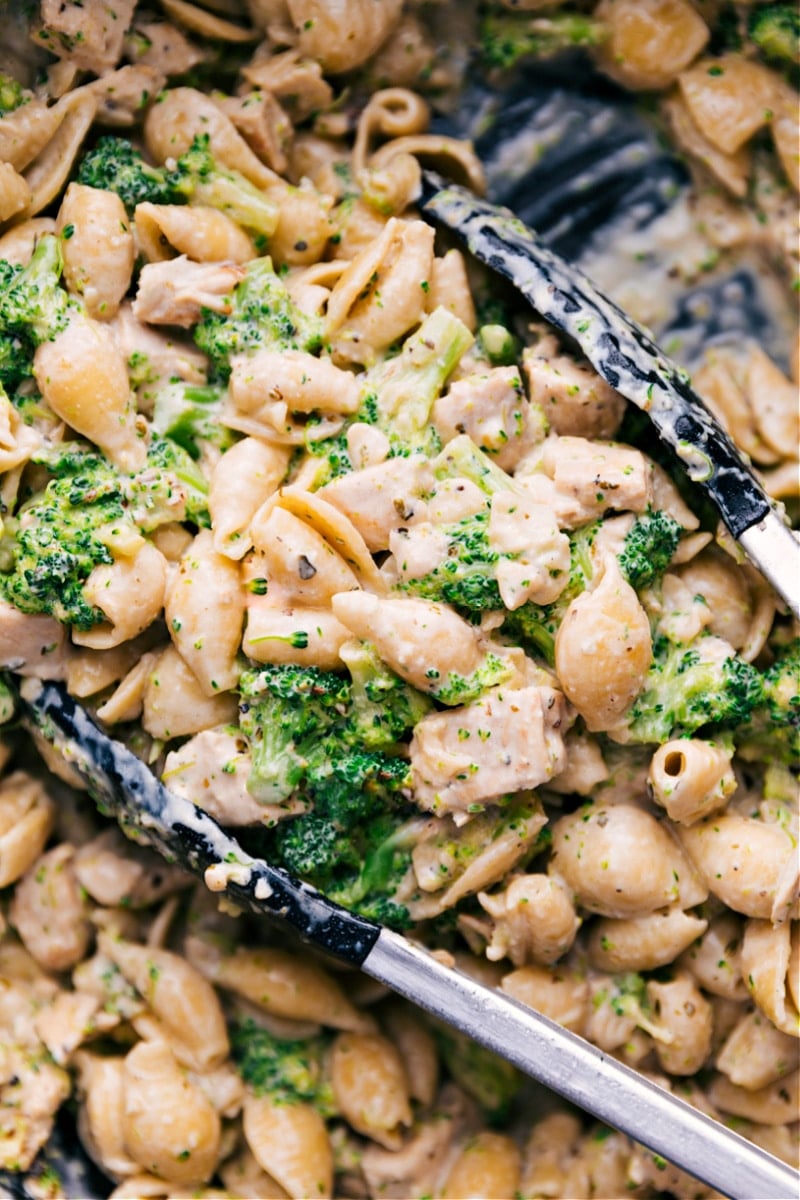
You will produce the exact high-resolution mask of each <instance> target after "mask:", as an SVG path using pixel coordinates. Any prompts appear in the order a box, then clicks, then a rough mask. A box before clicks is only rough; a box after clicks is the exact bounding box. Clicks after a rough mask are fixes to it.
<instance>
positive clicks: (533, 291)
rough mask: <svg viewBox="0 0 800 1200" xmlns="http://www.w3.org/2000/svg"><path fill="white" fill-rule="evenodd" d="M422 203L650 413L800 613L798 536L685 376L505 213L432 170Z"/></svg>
mask: <svg viewBox="0 0 800 1200" xmlns="http://www.w3.org/2000/svg"><path fill="white" fill-rule="evenodd" d="M421 208H422V211H423V213H424V214H425V215H427V216H429V217H431V218H432V219H433V220H434V221H435V222H437V223H438V224H441V225H444V226H446V227H447V228H448V229H450V230H452V231H453V232H454V233H456V234H457V235H458V236H459V237H460V238H461V239H462V240H463V241H464V242H465V243H466V245H467V247H468V249H469V251H470V253H471V254H472V255H473V256H474V257H475V258H477V259H478V260H479V261H481V262H483V263H486V265H487V266H488V267H490V268H491V269H492V270H493V271H496V272H497V273H498V274H500V275H503V276H505V278H507V279H509V280H510V281H511V282H512V283H513V285H514V286H515V287H516V289H517V291H519V292H520V294H521V295H523V296H524V297H525V298H526V300H528V301H529V302H530V304H532V305H533V307H534V308H535V309H536V311H537V312H538V313H540V314H541V315H542V316H543V317H544V318H545V320H547V321H549V322H550V324H552V325H555V326H556V327H557V328H558V329H561V330H563V331H564V332H565V333H566V334H568V335H569V336H570V337H571V338H572V339H573V340H574V341H575V342H577V344H578V345H579V346H580V348H581V350H582V351H583V353H584V354H585V355H586V357H587V358H588V359H589V361H590V362H591V364H592V365H593V366H594V368H595V369H596V370H597V371H598V372H599V374H600V375H602V377H603V378H604V379H605V380H606V381H607V382H608V383H610V384H611V386H612V387H613V388H615V389H616V390H617V391H618V392H619V393H620V395H622V396H624V397H625V398H626V399H627V400H630V401H631V402H632V403H633V404H635V405H636V406H637V407H638V408H640V409H642V410H643V411H644V412H646V413H647V415H648V416H649V417H650V420H651V421H652V422H653V425H654V426H655V429H656V431H657V432H658V435H659V437H660V438H661V440H662V441H663V442H664V443H665V444H666V445H667V446H668V447H669V448H670V449H671V450H672V451H674V453H675V454H676V455H677V457H678V459H679V460H680V462H681V463H682V465H683V467H684V468H685V470H686V472H687V474H688V476H689V478H690V479H691V481H692V482H693V483H694V484H696V486H697V487H698V488H700V489H701V491H703V492H704V493H705V494H706V495H707V496H708V498H709V499H710V500H711V501H712V502H713V504H715V505H716V507H717V509H718V510H719V513H720V516H721V517H722V519H723V521H724V522H725V524H726V526H727V527H728V529H729V530H730V532H731V534H732V535H733V537H735V538H738V539H742V545H743V546H744V548H745V550H746V552H747V554H748V556H749V557H750V558H751V559H752V561H753V562H754V563H755V565H756V566H757V567H759V568H760V569H761V570H762V572H763V574H764V575H765V576H766V578H767V579H768V580H769V581H770V583H771V584H772V585H773V587H774V588H775V590H776V591H777V592H779V594H780V595H781V596H782V597H783V599H784V600H785V601H786V603H787V604H788V605H789V607H790V609H791V610H792V612H794V613H795V615H797V616H798V617H800V542H798V541H797V539H796V538H795V537H794V535H793V533H792V531H791V529H789V528H788V527H787V526H786V525H784V523H783V521H782V520H781V519H780V517H779V516H778V514H777V513H776V511H775V510H774V508H773V506H772V503H771V501H770V499H769V497H768V496H767V494H766V492H765V491H764V489H763V488H762V487H761V484H760V483H759V482H758V480H757V479H756V478H755V477H754V475H753V474H752V472H751V471H750V470H749V468H748V467H747V465H746V464H745V462H744V461H743V459H742V457H741V455H740V453H739V451H738V450H737V448H736V446H735V445H734V444H733V442H732V441H731V439H730V438H729V437H728V435H727V434H726V433H725V431H724V430H723V429H722V428H721V427H720V425H719V424H718V423H717V420H716V418H715V417H714V416H713V414H712V413H710V412H709V410H708V409H707V408H706V406H705V405H704V403H703V401H702V400H701V398H700V397H699V396H698V395H697V393H696V392H695V391H694V390H693V389H692V387H691V385H690V383H689V379H688V377H687V375H686V373H685V372H684V371H682V370H681V369H680V367H678V366H677V365H676V364H675V363H673V362H671V361H670V360H669V359H668V358H667V357H666V356H665V355H664V354H663V353H662V351H661V350H660V349H659V348H658V346H656V345H655V343H654V342H653V341H652V339H651V338H650V337H649V335H648V334H647V332H646V331H645V330H644V329H643V328H642V327H641V326H640V325H638V324H637V323H636V322H635V321H633V320H631V318H630V317H629V316H628V315H627V314H626V313H624V312H623V311H622V309H621V308H619V307H618V306H617V305H616V304H614V302H613V301H612V300H609V299H608V297H607V296H604V295H603V294H602V293H601V292H599V291H598V290H597V288H596V287H595V285H594V284H593V283H592V282H591V280H590V279H589V278H588V276H586V275H584V273H583V272H582V271H581V270H580V268H579V267H577V266H575V265H574V264H571V263H568V262H567V261H566V260H565V259H563V258H561V257H560V255H558V254H556V253H555V252H554V251H552V250H549V249H547V248H546V247H545V246H543V245H542V243H541V242H540V241H539V240H538V238H537V237H536V235H535V234H534V233H533V232H532V231H531V230H530V229H528V228H527V227H526V226H525V225H523V224H522V222H521V221H519V220H518V219H517V218H516V217H515V216H514V215H513V214H512V213H511V212H509V211H508V210H507V209H503V208H498V207H496V206H495V205H493V204H488V203H487V202H486V201H485V200H480V199H478V198H477V197H476V196H475V195H473V193H472V192H470V191H467V189H466V188H461V187H457V186H455V185H451V184H448V183H447V182H446V181H445V180H444V179H441V178H440V177H439V176H438V175H436V174H434V173H433V172H427V171H426V172H424V179H423V196H422V203H421ZM751 529H752V530H753V532H752V533H751V534H750V536H749V537H747V538H744V537H743V535H745V534H746V533H747V531H749V530H751Z"/></svg>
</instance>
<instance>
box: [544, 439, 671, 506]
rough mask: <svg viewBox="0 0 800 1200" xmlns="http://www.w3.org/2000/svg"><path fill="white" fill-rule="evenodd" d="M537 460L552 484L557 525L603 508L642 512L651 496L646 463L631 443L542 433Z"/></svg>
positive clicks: (648, 470)
mask: <svg viewBox="0 0 800 1200" xmlns="http://www.w3.org/2000/svg"><path fill="white" fill-rule="evenodd" d="M540 465H541V469H542V471H543V473H544V474H545V475H546V476H547V477H548V478H549V479H551V480H552V481H553V483H554V484H555V496H554V497H553V501H554V507H555V508H556V512H557V516H558V521H559V524H560V525H562V526H568V527H569V526H572V527H575V526H577V525H583V524H585V523H586V522H587V521H593V520H595V519H596V518H598V517H601V516H602V515H603V514H604V513H606V512H609V511H612V512H614V511H616V512H635V513H640V512H644V511H645V509H646V508H647V507H648V505H649V504H651V503H652V500H653V483H652V472H651V470H650V464H649V462H648V460H647V459H646V458H645V456H644V455H643V454H642V453H641V452H640V451H639V450H634V449H633V448H632V447H631V446H623V445H615V444H613V443H610V442H605V443H604V442H593V441H590V440H589V439H588V438H582V437H557V438H548V440H547V441H546V442H545V445H544V449H543V451H542V456H541V464H540ZM527 482H528V481H526V486H527Z"/></svg>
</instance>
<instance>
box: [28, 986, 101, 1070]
mask: <svg viewBox="0 0 800 1200" xmlns="http://www.w3.org/2000/svg"><path fill="white" fill-rule="evenodd" d="M97 1018H99V1020H97ZM103 1018H106V1019H105V1020H104V1019H103ZM109 1018H110V1019H109ZM118 1020H119V1018H118V1017H117V1016H116V1015H112V1014H110V1013H102V1012H100V999H99V997H98V996H92V995H90V994H89V993H88V992H59V994H58V995H57V996H56V997H55V999H54V1000H53V1003H52V1004H48V1005H47V1006H46V1007H45V1008H41V1009H40V1010H39V1012H38V1013H37V1014H36V1032H37V1033H38V1034H39V1037H40V1038H41V1039H42V1041H43V1042H44V1044H45V1046H46V1047H47V1049H48V1051H49V1052H50V1054H51V1055H52V1057H53V1059H54V1060H55V1062H57V1063H58V1065H59V1066H62V1067H63V1066H64V1065H65V1064H66V1063H67V1062H68V1061H69V1059H70V1057H71V1055H72V1052H73V1050H77V1048H78V1046H80V1045H81V1043H82V1042H84V1041H85V1040H86V1038H87V1037H89V1036H90V1035H91V1034H92V1033H94V1032H99V1031H102V1030H103V1029H104V1028H109V1027H113V1026H114V1025H116V1024H117V1023H118Z"/></svg>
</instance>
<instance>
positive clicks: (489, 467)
mask: <svg viewBox="0 0 800 1200" xmlns="http://www.w3.org/2000/svg"><path fill="white" fill-rule="evenodd" d="M433 473H434V475H435V477H436V478H437V479H469V480H470V482H471V483H474V484H475V485H476V487H479V488H480V489H481V491H482V492H484V493H485V494H486V495H487V496H493V495H494V494H495V492H515V493H516V494H517V495H520V496H525V495H526V494H527V493H526V492H525V489H524V488H523V487H522V485H521V484H519V483H516V482H515V480H514V479H512V477H511V476H510V475H509V474H507V472H505V471H504V470H503V469H502V467H498V465H497V463H496V462H494V460H493V459H491V458H490V457H489V455H488V454H486V453H484V451H483V450H481V449H480V447H479V446H476V445H475V443H474V442H473V440H472V438H471V437H469V436H468V435H467V434H466V433H462V434H459V436H458V437H455V438H453V440H452V441H451V442H448V443H447V445H446V446H445V448H444V449H443V450H442V452H441V454H439V455H438V456H437V457H436V458H435V459H434V460H433Z"/></svg>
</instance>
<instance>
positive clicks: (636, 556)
mask: <svg viewBox="0 0 800 1200" xmlns="http://www.w3.org/2000/svg"><path fill="white" fill-rule="evenodd" d="M680 536H681V526H680V525H679V524H678V522H677V521H676V520H675V519H674V517H671V516H670V515H669V513H667V512H664V511H663V510H662V509H652V508H648V509H647V511H646V512H645V513H642V515H641V516H638V517H637V518H636V520H635V521H634V523H633V525H632V526H631V528H630V530H629V531H628V533H627V534H626V536H625V542H624V544H623V546H622V550H621V552H620V554H619V565H620V570H621V571H622V574H623V575H624V576H625V578H626V579H627V581H628V583H629V584H630V585H631V587H633V588H636V590H637V591H638V590H639V588H643V587H649V586H650V584H651V583H654V582H655V581H656V579H659V578H660V577H661V576H662V575H663V574H664V572H665V571H666V569H667V567H668V566H669V563H670V560H671V559H672V556H673V554H674V553H675V550H676V548H677V545H678V542H679V541H680Z"/></svg>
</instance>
